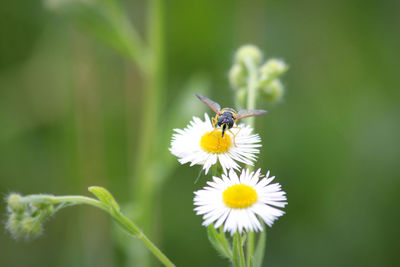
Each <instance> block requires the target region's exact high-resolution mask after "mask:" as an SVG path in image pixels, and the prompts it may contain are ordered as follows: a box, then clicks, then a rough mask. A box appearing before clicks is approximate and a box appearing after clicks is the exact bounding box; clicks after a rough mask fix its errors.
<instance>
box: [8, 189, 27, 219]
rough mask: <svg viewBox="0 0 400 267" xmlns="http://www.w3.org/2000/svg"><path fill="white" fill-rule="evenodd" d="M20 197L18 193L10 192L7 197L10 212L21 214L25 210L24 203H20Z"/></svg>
mask: <svg viewBox="0 0 400 267" xmlns="http://www.w3.org/2000/svg"><path fill="white" fill-rule="evenodd" d="M21 200H22V197H21V196H20V195H19V194H15V193H13V194H10V195H9V196H8V198H7V204H8V209H9V211H10V212H15V213H17V214H21V213H23V212H25V210H26V205H25V204H23V203H22V201H21Z"/></svg>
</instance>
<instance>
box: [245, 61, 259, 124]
mask: <svg viewBox="0 0 400 267" xmlns="http://www.w3.org/2000/svg"><path fill="white" fill-rule="evenodd" d="M244 65H245V67H246V69H247V73H248V74H249V76H248V79H247V107H246V108H247V109H255V108H256V100H257V83H258V69H257V64H256V63H255V62H254V60H253V59H252V58H251V57H250V56H248V57H246V58H245V59H244ZM247 124H249V125H250V126H251V127H253V128H254V126H255V118H254V117H250V118H248V119H247Z"/></svg>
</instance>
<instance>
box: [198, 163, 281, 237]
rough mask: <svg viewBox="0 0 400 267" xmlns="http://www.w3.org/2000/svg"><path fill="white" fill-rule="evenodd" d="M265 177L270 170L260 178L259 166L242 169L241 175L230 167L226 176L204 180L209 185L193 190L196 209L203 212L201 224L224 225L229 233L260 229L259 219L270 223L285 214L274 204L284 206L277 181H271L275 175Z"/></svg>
mask: <svg viewBox="0 0 400 267" xmlns="http://www.w3.org/2000/svg"><path fill="white" fill-rule="evenodd" d="M268 176H269V172H268V173H267V174H266V176H265V177H261V175H260V169H258V170H257V171H256V172H251V173H250V171H249V170H242V173H241V174H240V177H238V175H237V174H236V173H235V171H233V170H231V171H230V172H229V176H226V175H224V174H223V175H222V179H221V178H218V177H215V176H214V177H213V181H209V182H207V184H208V186H206V187H204V188H203V189H202V190H199V191H196V192H194V193H195V197H194V205H195V206H197V207H196V208H195V211H196V213H197V214H200V215H203V219H204V222H203V225H205V226H208V225H210V224H211V223H214V227H215V228H218V227H220V226H221V225H222V224H224V231H229V232H231V234H232V235H233V234H234V233H236V232H239V233H241V232H242V231H247V232H248V231H258V230H260V231H262V230H263V228H262V226H261V223H260V222H259V218H261V219H262V220H263V221H264V222H265V223H266V224H267V225H268V226H272V224H273V222H274V221H275V220H276V219H277V218H278V217H280V216H282V215H283V214H284V212H283V211H282V210H280V209H277V208H275V207H279V208H283V207H285V205H286V204H287V202H286V200H287V199H286V195H285V194H286V193H285V192H284V191H282V190H281V185H280V184H279V183H274V184H270V183H271V182H272V180H273V179H274V178H275V177H268ZM260 178H261V179H260ZM274 206H275V207H274ZM258 217H259V218H258Z"/></svg>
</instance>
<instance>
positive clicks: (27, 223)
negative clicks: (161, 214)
mask: <svg viewBox="0 0 400 267" xmlns="http://www.w3.org/2000/svg"><path fill="white" fill-rule="evenodd" d="M21 228H22V230H23V231H24V234H25V237H26V238H35V237H37V236H38V235H40V234H41V233H42V231H43V226H42V224H41V222H40V220H39V219H38V218H33V217H26V218H24V219H23V220H22V222H21Z"/></svg>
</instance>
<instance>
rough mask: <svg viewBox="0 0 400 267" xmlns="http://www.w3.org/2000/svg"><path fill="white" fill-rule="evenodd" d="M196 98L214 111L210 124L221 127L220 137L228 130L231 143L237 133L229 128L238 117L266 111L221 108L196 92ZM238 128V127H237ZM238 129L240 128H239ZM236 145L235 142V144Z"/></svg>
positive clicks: (215, 127)
mask: <svg viewBox="0 0 400 267" xmlns="http://www.w3.org/2000/svg"><path fill="white" fill-rule="evenodd" d="M196 96H197V98H198V99H200V100H201V101H202V102H203V103H204V104H206V105H207V106H208V107H209V108H211V109H212V110H213V111H214V112H215V113H216V115H215V117H213V118H212V119H211V120H212V124H213V127H214V129H215V130H216V129H218V128H217V127H221V129H222V137H224V134H225V132H226V131H229V132H230V133H231V134H232V135H233V143H234V144H235V136H236V135H237V134H238V133H239V132H237V133H236V135H235V134H233V133H232V131H231V130H230V129H231V128H235V127H233V125H234V124H235V123H236V122H237V121H238V120H240V119H243V118H247V117H253V116H259V115H263V114H265V113H267V111H266V110H262V109H256V110H248V109H242V110H239V112H236V110H234V109H233V108H223V109H221V106H220V105H219V104H218V103H216V102H214V101H212V100H211V99H209V98H207V97H205V96H202V95H199V94H196ZM238 128H239V127H238ZM239 131H240V130H239ZM235 145H236V144H235Z"/></svg>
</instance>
